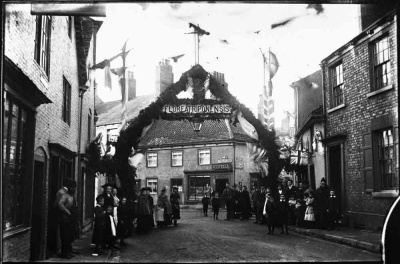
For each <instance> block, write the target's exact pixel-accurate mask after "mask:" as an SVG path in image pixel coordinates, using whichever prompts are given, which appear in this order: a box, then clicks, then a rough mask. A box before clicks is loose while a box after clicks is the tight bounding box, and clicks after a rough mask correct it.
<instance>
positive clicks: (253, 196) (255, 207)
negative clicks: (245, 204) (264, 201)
mask: <svg viewBox="0 0 400 264" xmlns="http://www.w3.org/2000/svg"><path fill="white" fill-rule="evenodd" d="M259 197H260V189H259V188H258V186H256V185H255V186H254V190H253V192H252V194H251V201H252V204H253V213H254V216H255V221H254V224H257V223H258V219H259V215H258V204H259Z"/></svg>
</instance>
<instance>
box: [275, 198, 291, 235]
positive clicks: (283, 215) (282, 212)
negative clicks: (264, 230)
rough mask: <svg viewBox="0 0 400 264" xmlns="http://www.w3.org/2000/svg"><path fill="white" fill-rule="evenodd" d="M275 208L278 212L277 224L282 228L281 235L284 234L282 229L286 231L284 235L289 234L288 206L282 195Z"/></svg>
mask: <svg viewBox="0 0 400 264" xmlns="http://www.w3.org/2000/svg"><path fill="white" fill-rule="evenodd" d="M276 207H277V210H278V224H279V225H281V226H282V232H281V234H283V233H284V229H285V231H286V234H289V232H288V214H289V212H288V210H289V205H288V202H287V201H286V198H285V194H284V193H282V194H281V195H280V199H279V200H278V202H277V205H276Z"/></svg>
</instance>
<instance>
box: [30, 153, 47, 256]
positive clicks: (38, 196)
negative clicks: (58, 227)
mask: <svg viewBox="0 0 400 264" xmlns="http://www.w3.org/2000/svg"><path fill="white" fill-rule="evenodd" d="M45 172H46V169H45V162H44V160H40V161H39V160H35V163H34V180H33V184H34V186H35V188H33V201H32V208H33V210H32V229H31V260H43V259H44V252H42V248H41V246H42V245H43V234H44V230H43V223H44V218H45V216H44V215H43V193H44V192H43V183H44V176H45Z"/></svg>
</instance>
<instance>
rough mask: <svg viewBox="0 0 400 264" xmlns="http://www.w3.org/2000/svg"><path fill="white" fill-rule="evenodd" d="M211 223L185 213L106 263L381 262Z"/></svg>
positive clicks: (239, 225) (244, 226)
mask: <svg viewBox="0 0 400 264" xmlns="http://www.w3.org/2000/svg"><path fill="white" fill-rule="evenodd" d="M225 214H226V213H225V211H222V213H221V212H220V217H219V218H220V220H213V219H212V213H211V211H210V212H209V216H208V217H205V216H203V213H202V210H194V209H183V210H181V216H182V219H181V220H180V221H179V222H178V226H177V227H173V226H169V227H168V228H164V229H157V228H156V229H153V231H152V232H151V233H149V234H146V235H136V234H134V236H133V237H130V238H128V239H126V242H127V243H128V245H127V246H125V247H124V248H122V249H121V250H120V251H116V252H114V253H113V254H112V255H111V259H109V261H110V262H132V263H133V262H288V261H289V262H313V261H331V262H332V261H334V262H336V261H338V262H339V261H380V260H381V257H380V255H379V254H374V253H370V252H368V251H364V250H359V249H355V248H352V247H348V246H345V245H339V244H336V243H332V242H328V241H323V240H319V239H314V238H310V237H305V236H304V237H303V236H300V235H297V234H290V233H289V235H286V234H284V235H283V234H280V228H278V229H277V230H275V235H273V236H271V235H267V232H266V227H265V226H262V225H258V224H253V220H252V219H250V220H249V221H248V222H246V221H244V222H242V221H240V220H235V221H234V222H231V221H226V220H223V219H225Z"/></svg>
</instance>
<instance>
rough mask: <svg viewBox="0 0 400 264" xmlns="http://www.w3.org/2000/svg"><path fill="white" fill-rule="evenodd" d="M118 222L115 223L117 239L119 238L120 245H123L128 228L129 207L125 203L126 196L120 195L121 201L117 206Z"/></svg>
mask: <svg viewBox="0 0 400 264" xmlns="http://www.w3.org/2000/svg"><path fill="white" fill-rule="evenodd" d="M117 213H118V224H117V239H119V244H120V246H125V245H126V243H125V241H124V239H125V238H126V237H127V236H128V235H127V234H128V229H129V221H130V215H129V213H130V212H129V207H128V204H127V198H126V197H122V198H121V203H120V205H119V206H118V212H117Z"/></svg>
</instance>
